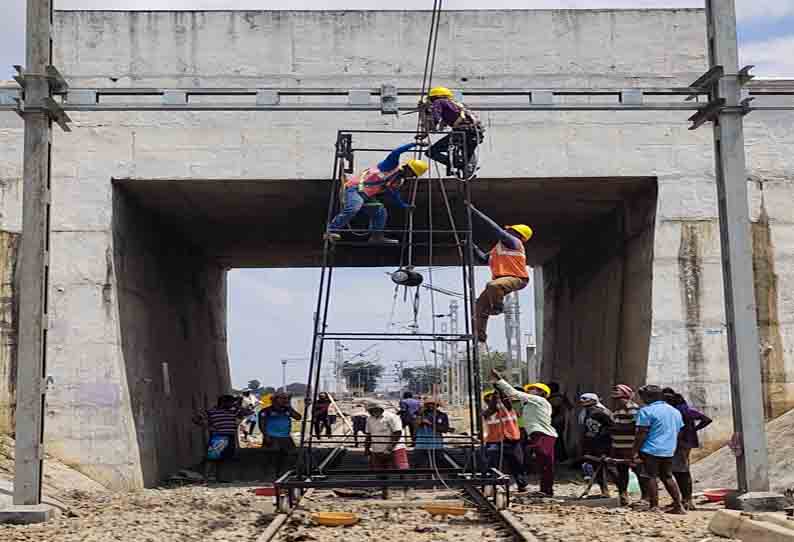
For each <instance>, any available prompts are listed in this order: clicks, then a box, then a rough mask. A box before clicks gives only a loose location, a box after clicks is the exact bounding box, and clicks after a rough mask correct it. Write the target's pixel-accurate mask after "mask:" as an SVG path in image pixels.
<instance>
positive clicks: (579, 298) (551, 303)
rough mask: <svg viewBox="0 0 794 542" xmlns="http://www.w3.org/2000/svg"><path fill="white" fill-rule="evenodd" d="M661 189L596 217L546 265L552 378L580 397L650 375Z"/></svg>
mask: <svg viewBox="0 0 794 542" xmlns="http://www.w3.org/2000/svg"><path fill="white" fill-rule="evenodd" d="M655 211H656V190H653V189H652V190H649V191H648V193H646V194H644V195H643V196H638V197H634V198H632V199H630V200H627V201H625V202H624V203H623V204H622V205H620V206H619V207H618V208H617V209H616V210H615V211H613V212H612V213H610V214H609V215H607V216H605V217H603V218H601V219H599V220H597V221H595V222H593V223H591V224H590V225H589V226H588V227H587V228H585V229H584V230H583V231H582V233H581V235H580V236H578V239H577V241H576V242H575V243H570V244H568V245H566V246H565V247H563V249H562V250H561V251H560V253H559V254H558V255H557V256H556V257H555V258H553V259H552V260H550V261H549V262H548V263H546V264H545V265H544V266H543V272H542V276H543V285H542V287H543V300H544V308H543V313H544V316H545V318H544V323H543V326H544V327H543V335H544V345H543V362H542V367H541V371H542V374H543V376H544V378H546V379H547V380H550V381H556V382H559V383H561V384H562V385H563V386H564V388H563V391H566V392H567V393H569V394H572V395H573V396H574V397H576V396H578V395H579V394H581V393H585V392H596V393H598V394H600V396H601V397H607V396H608V393H609V390H610V389H611V388H612V386H614V385H615V384H616V383H626V384H629V385H631V386H633V387H635V388H636V387H637V386H638V385H640V384H643V383H645V380H646V368H647V359H648V344H649V340H650V331H651V323H652V311H651V305H652V299H651V283H652V276H653V243H654V223H655Z"/></svg>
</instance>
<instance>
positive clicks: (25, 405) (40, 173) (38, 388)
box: [14, 0, 52, 505]
mask: <svg viewBox="0 0 794 542" xmlns="http://www.w3.org/2000/svg"><path fill="white" fill-rule="evenodd" d="M51 30H52V2H51V0H28V2H27V40H26V59H25V61H26V66H25V68H24V71H23V72H22V73H21V74H20V75H21V82H22V85H23V87H24V102H23V104H24V107H23V112H22V116H23V118H24V120H25V157H24V164H23V179H24V188H23V196H22V199H23V203H22V250H21V255H20V264H19V276H20V292H19V300H20V302H19V353H18V355H19V366H18V369H17V371H18V372H17V411H16V420H17V423H16V449H15V453H16V459H15V465H14V468H15V469H16V470H15V474H14V504H15V505H37V504H40V503H41V476H42V457H43V444H42V442H43V432H44V390H45V376H46V354H47V286H48V285H47V280H48V275H49V225H50V157H51V136H52V119H51V117H50V111H49V104H48V102H49V101H50V100H51V86H50V85H51V82H50V77H49V76H48V69H49V68H50V64H51V63H52V40H51V37H50V36H51Z"/></svg>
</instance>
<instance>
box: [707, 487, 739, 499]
mask: <svg viewBox="0 0 794 542" xmlns="http://www.w3.org/2000/svg"><path fill="white" fill-rule="evenodd" d="M731 493H736V490H735V489H728V488H724V487H720V488H715V489H707V490H705V491H703V496H704V497H706V499H707V500H708V501H709V502H725V499H726V498H727V497H728V495H730V494H731Z"/></svg>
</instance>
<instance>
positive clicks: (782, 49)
mask: <svg viewBox="0 0 794 542" xmlns="http://www.w3.org/2000/svg"><path fill="white" fill-rule="evenodd" d="M739 55H740V57H741V64H743V65H746V64H754V65H755V69H754V70H753V73H754V74H756V75H765V76H778V77H794V34H792V35H789V36H781V37H778V38H773V39H769V40H765V41H758V42H751V43H747V44H745V45H744V46H743V47H742V48H741V50H740V52H739Z"/></svg>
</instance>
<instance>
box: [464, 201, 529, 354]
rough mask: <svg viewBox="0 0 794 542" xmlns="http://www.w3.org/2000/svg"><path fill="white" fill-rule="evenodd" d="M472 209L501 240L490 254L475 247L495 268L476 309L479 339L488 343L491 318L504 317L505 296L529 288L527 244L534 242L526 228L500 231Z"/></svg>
mask: <svg viewBox="0 0 794 542" xmlns="http://www.w3.org/2000/svg"><path fill="white" fill-rule="evenodd" d="M469 207H470V208H471V210H472V212H473V213H474V214H475V215H476V216H478V217H480V218H481V219H482V220H483V221H484V222H485V223H486V224H487V225H488V226H490V228H491V230H493V231H494V233H496V235H497V236H498V237H499V241H498V242H497V243H496V245H494V247H493V248H492V249H491V251H490V252H489V253H487V254H486V253H485V252H483V251H482V250H480V248H479V247H478V246H476V245H474V250H475V253H476V255H477V257H478V258H479V259H480V261H482V262H483V263H487V264H489V265H490V266H491V276H492V277H491V280H490V281H489V282H488V284H486V286H485V290H483V292H482V293H481V294H480V297H478V298H477V304H476V306H475V309H474V310H475V313H476V314H475V319H476V322H475V329H476V331H477V339H478V340H479V341H480V342H483V343H484V342H486V340H487V339H488V334H487V328H488V317H489V316H495V315H497V314H502V312H503V311H504V298H505V296H506V295H507V294H509V293H511V292H516V291H518V290H522V289H524V288H526V286H527V284H528V283H529V273H528V272H527V256H526V251H525V250H524V243H526V242H527V241H529V240H530V239H531V238H532V228H530V227H529V226H527V225H526V224H516V225H514V226H505V227H504V228H500V227H499V225H498V224H497V223H496V222H494V221H493V220H491V219H490V218H488V216H486V215H485V214H483V213H482V212H480V211H479V210H478V209H476V208H475V207H474V206H473V205H471V204H469Z"/></svg>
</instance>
